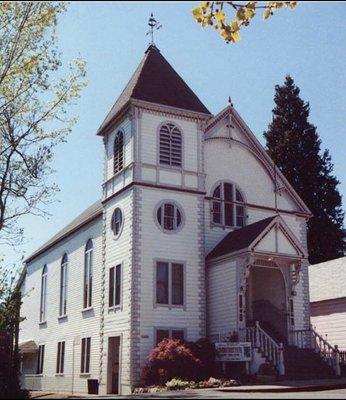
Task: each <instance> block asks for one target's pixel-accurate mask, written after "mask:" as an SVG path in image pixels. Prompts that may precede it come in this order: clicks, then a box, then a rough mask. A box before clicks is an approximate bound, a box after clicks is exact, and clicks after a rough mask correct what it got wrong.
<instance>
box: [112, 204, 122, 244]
mask: <svg viewBox="0 0 346 400" xmlns="http://www.w3.org/2000/svg"><path fill="white" fill-rule="evenodd" d="M122 226H123V213H122V212H121V209H120V208H119V207H117V208H116V209H115V210H114V212H113V215H112V222H111V228H112V231H113V233H114V235H115V236H116V237H118V236H119V235H120V233H121V228H122Z"/></svg>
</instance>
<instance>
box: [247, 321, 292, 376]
mask: <svg viewBox="0 0 346 400" xmlns="http://www.w3.org/2000/svg"><path fill="white" fill-rule="evenodd" d="M246 340H247V341H248V342H251V345H252V347H255V348H257V349H259V350H260V352H261V353H262V354H263V355H264V357H266V359H267V360H268V361H269V362H270V363H271V364H272V365H273V366H274V367H275V368H276V369H277V371H278V373H279V375H285V365H284V354H283V345H282V343H276V341H275V340H274V339H273V338H272V337H270V336H269V335H268V334H267V332H265V331H264V330H263V329H262V328H261V327H260V324H259V322H258V321H256V323H255V326H250V327H247V328H246Z"/></svg>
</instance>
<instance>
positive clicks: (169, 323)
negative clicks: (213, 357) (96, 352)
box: [139, 189, 205, 365]
mask: <svg viewBox="0 0 346 400" xmlns="http://www.w3.org/2000/svg"><path fill="white" fill-rule="evenodd" d="M140 196H141V205H140V208H141V230H140V260H141V266H140V276H141V282H140V288H139V289H140V332H141V336H142V338H141V365H144V364H145V362H146V357H147V356H148V354H149V351H150V350H151V349H152V347H153V346H154V328H155V327H167V328H183V329H186V333H187V339H188V340H197V339H199V338H200V337H201V332H200V331H201V328H200V323H201V320H202V318H203V317H204V316H203V315H201V313H200V302H201V301H202V302H203V301H205V297H204V298H202V299H201V295H200V292H199V290H200V289H199V286H200V285H201V284H202V285H203V282H200V275H201V270H200V265H199V263H200V259H201V254H202V256H203V249H202V248H201V247H200V240H203V238H202V237H199V234H200V232H199V226H198V197H197V196H196V195H192V194H185V193H176V192H174V191H173V190H172V191H157V190H154V189H141V195H140ZM162 200H168V201H169V200H171V201H174V202H175V203H176V204H178V205H179V206H180V208H181V210H182V211H183V214H184V216H183V224H184V225H183V228H182V229H181V230H180V231H179V232H177V233H163V232H162V231H161V229H160V228H159V227H158V225H157V223H156V221H155V219H156V215H155V212H154V210H155V207H156V206H157V205H158V203H159V202H161V201H162ZM160 259H162V260H171V261H181V262H184V263H185V278H186V282H185V287H186V294H185V298H186V308H185V310H184V309H179V308H172V309H168V308H167V307H162V306H157V307H154V301H155V290H154V288H155V285H154V267H155V260H160ZM143 336H144V337H143Z"/></svg>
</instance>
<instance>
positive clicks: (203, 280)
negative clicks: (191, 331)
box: [197, 196, 207, 338]
mask: <svg viewBox="0 0 346 400" xmlns="http://www.w3.org/2000/svg"><path fill="white" fill-rule="evenodd" d="M197 227H198V234H197V240H198V296H199V299H198V312H199V335H200V337H202V338H203V337H206V334H207V276H206V268H205V266H206V264H205V255H204V254H205V210H204V198H203V196H198V198H197Z"/></svg>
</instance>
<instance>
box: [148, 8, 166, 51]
mask: <svg viewBox="0 0 346 400" xmlns="http://www.w3.org/2000/svg"><path fill="white" fill-rule="evenodd" d="M148 25H149V31H148V32H147V33H146V36H147V35H150V36H151V41H150V45H151V46H155V43H154V32H155V31H157V30H159V29H160V28H162V25H161V24H160V22H159V21H157V20H156V19H155V18H154V16H153V13H151V15H150V18H149V21H148Z"/></svg>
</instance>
